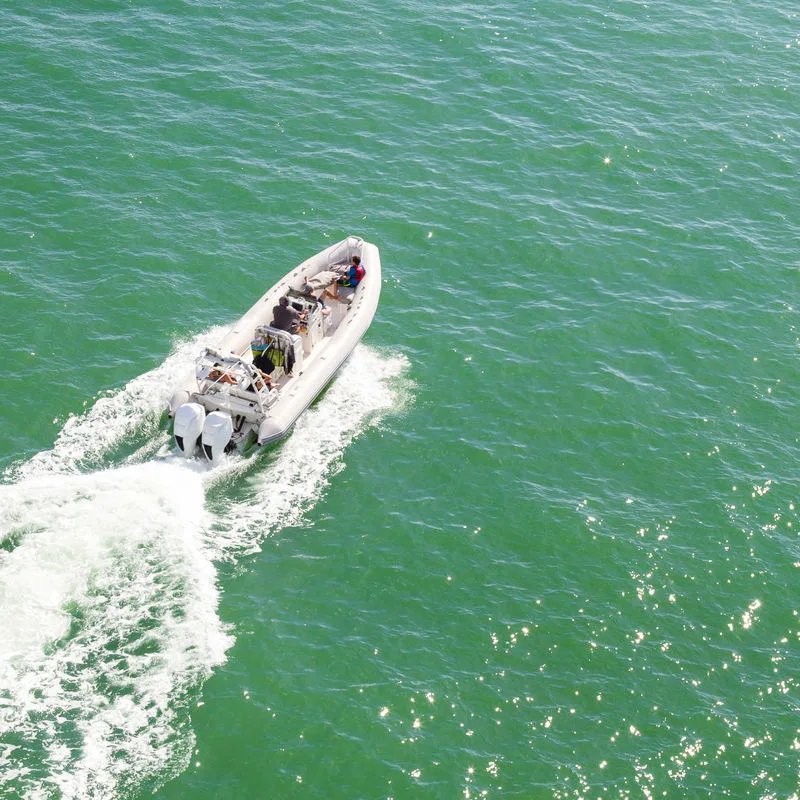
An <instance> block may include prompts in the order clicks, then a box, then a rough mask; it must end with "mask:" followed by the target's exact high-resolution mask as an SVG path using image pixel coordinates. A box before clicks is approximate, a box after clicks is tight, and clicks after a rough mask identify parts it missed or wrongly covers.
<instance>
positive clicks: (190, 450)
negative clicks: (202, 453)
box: [173, 403, 206, 458]
mask: <svg viewBox="0 0 800 800" xmlns="http://www.w3.org/2000/svg"><path fill="white" fill-rule="evenodd" d="M205 418H206V410H205V409H204V408H203V406H201V405H200V404H199V403H184V404H183V405H181V406H178V409H177V411H176V412H175V427H174V428H173V433H174V436H175V443H176V444H177V445H178V449H180V450H181V451H182V452H183V455H184V456H185V457H186V458H192V456H194V451H195V450H196V449H197V440H198V439H199V438H200V434H201V433H202V432H203V422H204V421H205Z"/></svg>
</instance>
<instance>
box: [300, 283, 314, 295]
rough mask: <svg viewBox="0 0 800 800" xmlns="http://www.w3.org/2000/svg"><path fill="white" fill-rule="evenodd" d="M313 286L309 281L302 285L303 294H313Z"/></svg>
mask: <svg viewBox="0 0 800 800" xmlns="http://www.w3.org/2000/svg"><path fill="white" fill-rule="evenodd" d="M313 292H314V287H313V286H312V285H311V284H310V283H306V284H304V285H303V294H313Z"/></svg>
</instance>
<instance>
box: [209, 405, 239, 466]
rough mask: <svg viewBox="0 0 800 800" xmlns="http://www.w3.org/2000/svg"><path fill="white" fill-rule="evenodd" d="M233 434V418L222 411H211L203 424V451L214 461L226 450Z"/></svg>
mask: <svg viewBox="0 0 800 800" xmlns="http://www.w3.org/2000/svg"><path fill="white" fill-rule="evenodd" d="M232 436H233V420H232V419H231V416H230V414H226V413H225V412H224V411H212V412H211V413H210V414H209V415H208V416H207V417H206V422H205V425H204V426H203V453H205V456H206V458H207V459H208V460H209V461H216V460H217V459H218V458H219V457H220V456H221V455H222V454H223V453H224V452H225V450H226V448H227V447H228V444H229V443H230V441H231V437H232Z"/></svg>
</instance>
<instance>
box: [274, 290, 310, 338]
mask: <svg viewBox="0 0 800 800" xmlns="http://www.w3.org/2000/svg"><path fill="white" fill-rule="evenodd" d="M304 316H305V311H304V312H303V313H302V314H301V313H300V312H299V311H298V310H297V309H296V308H292V307H291V306H290V305H289V298H288V297H286V296H285V295H284V296H283V297H281V299H280V300H278V305H276V306H275V307H274V308H273V309H272V327H273V328H278V329H279V330H282V331H288V332H289V333H297V327H298V326H299V325H300V320H301V319H303V317H304Z"/></svg>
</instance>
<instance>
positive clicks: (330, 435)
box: [206, 345, 409, 558]
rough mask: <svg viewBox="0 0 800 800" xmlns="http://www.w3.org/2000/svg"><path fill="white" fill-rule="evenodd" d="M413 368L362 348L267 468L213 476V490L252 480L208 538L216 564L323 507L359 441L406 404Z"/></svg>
mask: <svg viewBox="0 0 800 800" xmlns="http://www.w3.org/2000/svg"><path fill="white" fill-rule="evenodd" d="M407 368H408V360H407V359H406V358H405V356H398V355H394V356H383V355H381V354H379V353H378V352H376V351H375V350H372V349H371V348H369V347H366V346H364V345H359V346H358V347H357V348H356V350H355V351H354V353H353V355H352V356H351V358H350V360H349V361H348V362H347V363H346V364H345V366H344V367H343V368H342V370H341V372H340V374H339V376H338V377H337V378H336V380H335V381H334V382H333V383H332V384H331V386H330V387H329V389H328V390H327V392H326V393H325V396H324V397H323V398H322V400H321V401H320V402H319V403H317V404H316V405H314V406H313V407H312V408H310V409H309V410H308V411H306V413H305V414H303V415H302V416H301V417H300V419H299V420H298V422H297V425H296V426H295V429H294V430H293V431H292V433H291V434H290V435H289V436H288V437H287V439H286V440H285V441H284V442H282V443H281V444H280V445H279V446H278V447H277V448H276V450H275V451H274V455H273V456H272V457H269V456H268V457H267V458H266V459H264V460H265V461H266V462H267V463H266V465H265V466H261V465H260V464H259V465H258V467H257V468H256V469H252V468H251V463H252V462H250V461H243V460H241V459H238V460H237V459H231V460H229V461H228V462H227V464H225V465H222V466H220V467H218V468H217V469H215V470H213V472H211V473H209V474H208V475H207V477H206V482H207V484H208V485H209V487H212V486H213V485H214V484H215V483H219V482H220V481H222V480H226V481H227V480H229V479H230V478H231V477H233V476H234V475H235V474H236V473H237V472H240V473H246V474H245V475H243V476H241V477H242V479H243V480H244V482H245V483H246V485H247V487H248V491H247V492H246V496H245V499H244V500H241V499H240V500H237V501H233V502H231V504H230V506H229V507H228V508H227V509H225V513H224V514H223V515H220V517H219V520H220V521H218V522H216V523H215V524H214V525H213V526H212V528H211V529H210V531H209V533H210V536H211V538H210V540H209V542H208V544H209V546H210V548H211V549H212V550H213V551H214V553H215V556H216V557H217V558H226V557H231V556H233V557H240V556H241V555H243V554H244V553H247V552H252V551H254V550H257V549H258V546H259V543H260V541H261V540H263V538H264V537H265V536H268V535H269V534H270V533H274V532H275V531H276V530H278V529H280V528H282V527H285V526H287V525H292V524H296V523H297V522H298V521H299V520H300V519H301V518H302V516H303V515H304V514H305V513H307V512H308V510H309V509H310V508H311V507H312V506H313V504H314V503H315V502H316V501H317V500H318V499H319V497H320V495H321V494H322V492H323V491H324V489H325V487H326V486H327V484H328V480H329V478H330V476H331V474H332V473H333V472H334V471H335V469H336V467H337V463H338V461H339V459H340V458H341V456H342V454H343V452H344V450H345V448H346V447H347V446H348V445H349V444H350V443H351V442H352V441H353V439H355V438H356V437H357V436H358V435H359V434H360V433H361V432H362V431H363V430H364V428H365V427H367V426H370V425H377V424H379V423H380V421H381V420H382V419H383V418H384V417H385V416H386V414H387V413H389V412H390V411H394V412H397V411H398V410H399V409H400V408H401V407H402V405H403V404H404V403H405V402H406V401H407V399H408V396H409V395H408V391H407V388H408V387H407V386H404V385H403V382H402V381H400V380H398V379H400V378H401V376H402V375H403V374H404V373H405V372H406V370H407ZM258 461H259V460H257V461H256V463H258ZM222 520H224V522H223V521H222Z"/></svg>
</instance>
